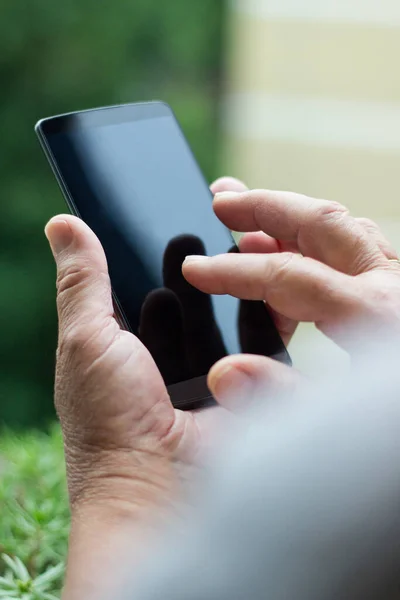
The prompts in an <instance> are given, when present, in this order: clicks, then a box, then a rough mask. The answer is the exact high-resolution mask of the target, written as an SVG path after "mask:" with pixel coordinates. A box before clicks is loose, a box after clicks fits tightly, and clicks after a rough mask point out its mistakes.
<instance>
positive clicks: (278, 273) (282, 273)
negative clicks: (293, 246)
mask: <svg viewBox="0 0 400 600" xmlns="http://www.w3.org/2000/svg"><path fill="white" fill-rule="evenodd" d="M293 261H294V254H293V253H292V252H282V253H281V254H279V260H278V261H277V263H276V264H275V265H274V267H273V269H274V271H273V273H271V264H270V261H268V260H267V261H266V264H265V276H264V281H265V283H266V287H268V288H269V287H270V284H271V279H273V281H274V287H276V286H279V285H281V284H282V282H284V281H285V280H286V278H287V277H288V275H289V274H290V272H291V270H292V266H293Z"/></svg>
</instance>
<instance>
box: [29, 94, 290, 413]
mask: <svg viewBox="0 0 400 600" xmlns="http://www.w3.org/2000/svg"><path fill="white" fill-rule="evenodd" d="M35 130H36V133H37V135H38V137H39V140H40V142H41V145H42V148H43V150H44V152H45V154H46V157H47V159H48V160H49V162H50V165H51V167H52V169H53V172H54V175H55V177H56V179H57V181H58V183H59V185H60V187H61V190H62V192H63V195H64V197H65V200H66V202H67V205H68V207H69V209H70V211H71V212H72V213H73V214H75V215H76V216H78V217H80V218H81V219H83V220H84V221H85V222H86V223H87V224H88V225H89V227H90V228H91V229H92V230H93V231H94V232H95V233H96V235H97V236H98V238H99V240H100V242H101V243H102V245H103V247H104V250H105V254H106V257H107V262H108V267H109V273H110V279H111V284H112V289H113V298H114V306H115V313H116V316H117V318H118V319H119V322H120V324H121V326H122V327H124V328H125V329H127V330H129V331H131V332H132V333H133V334H135V335H137V336H138V337H139V338H140V339H141V340H142V342H143V343H144V344H145V345H146V347H147V348H148V349H149V351H150V352H151V354H152V356H153V358H154V360H155V362H156V363H157V365H158V367H159V369H160V372H161V374H162V376H163V378H164V381H165V384H166V386H167V388H168V391H169V394H170V397H171V400H172V403H173V404H174V406H175V407H177V408H181V409H193V408H201V407H204V406H208V405H210V404H212V403H213V402H214V399H213V398H212V396H211V393H210V391H209V390H208V388H207V373H208V370H209V369H210V367H211V366H212V365H213V364H214V363H215V362H216V361H217V360H218V359H219V358H222V357H223V356H225V355H227V354H233V353H238V352H242V351H243V352H247V353H253V354H262V355H266V356H271V357H274V358H275V359H277V360H279V361H282V362H285V363H287V364H290V357H289V355H288V352H287V350H286V348H285V346H284V344H283V342H282V340H281V338H280V336H279V333H278V331H277V329H276V327H275V325H274V322H273V320H272V318H271V315H270V314H269V312H268V310H267V309H266V307H265V305H264V303H263V302H255V301H239V300H237V299H236V298H233V297H231V296H212V297H211V296H209V295H207V294H204V293H202V292H200V291H199V290H196V289H195V288H193V287H192V286H191V285H189V284H188V283H187V282H186V280H185V279H184V278H183V275H182V270H181V268H182V262H183V260H184V258H185V256H187V255H188V254H207V255H214V254H220V253H224V252H229V251H238V249H237V247H236V246H235V244H234V240H233V237H232V234H231V232H230V231H229V230H227V229H226V227H225V226H224V225H223V224H222V223H221V222H220V221H219V220H218V219H217V217H216V216H215V214H214V212H213V209H212V195H211V192H210V190H209V187H208V185H207V182H206V180H205V178H204V176H203V175H202V172H201V170H200V168H199V166H198V164H197V162H196V160H195V158H194V155H193V153H192V151H191V149H190V147H189V144H188V142H187V141H186V139H185V137H184V134H183V132H182V130H181V128H180V126H179V124H178V121H177V119H176V118H175V116H174V114H173V111H172V110H171V108H170V107H169V106H168V105H167V104H165V103H163V102H149V103H143V104H126V105H121V106H111V107H105V108H98V109H94V110H85V111H81V112H74V113H69V114H65V115H59V116H55V117H49V118H46V119H42V120H41V121H39V122H38V123H37V125H36V127H35Z"/></svg>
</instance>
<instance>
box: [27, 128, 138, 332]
mask: <svg viewBox="0 0 400 600" xmlns="http://www.w3.org/2000/svg"><path fill="white" fill-rule="evenodd" d="M51 119H52V117H48V118H45V119H40V120H39V121H38V122H37V123H36V125H35V127H34V129H35V133H36V135H37V138H38V140H39V143H40V146H41V148H42V150H43V153H44V155H45V157H46V159H47V162H48V163H49V165H50V168H51V170H52V171H53V175H54V177H55V179H56V181H57V184H58V187H59V189H60V191H61V194H62V196H63V198H64V201H65V203H66V205H67V208H68V210H69V211H70V213H71V214H73V215H74V216H75V217H78V218H79V219H81V215H80V214H79V211H78V209H77V207H76V205H75V202H74V201H73V199H72V196H71V194H70V193H69V190H68V187H67V185H66V183H65V181H64V178H63V176H62V174H61V172H60V171H59V169H58V166H57V162H56V160H55V158H54V156H53V153H52V151H51V149H50V147H49V145H48V143H47V140H46V136H45V135H44V133H43V129H42V124H43V123H44V122H46V121H49V120H51ZM112 297H113V303H114V310H115V315H116V317H117V320H118V321H119V324H120V326H121V327H122V328H123V329H125V330H126V331H130V332H131V331H132V329H131V327H130V326H129V323H128V320H127V319H126V317H125V313H124V311H123V310H122V307H121V304H120V302H119V300H118V297H117V295H116V294H115V292H114V290H113V289H112Z"/></svg>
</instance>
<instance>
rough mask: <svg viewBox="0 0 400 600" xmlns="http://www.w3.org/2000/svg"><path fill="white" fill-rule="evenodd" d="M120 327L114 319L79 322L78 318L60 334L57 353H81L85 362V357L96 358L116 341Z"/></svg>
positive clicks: (81, 358) (72, 354) (80, 357)
mask: <svg viewBox="0 0 400 600" xmlns="http://www.w3.org/2000/svg"><path fill="white" fill-rule="evenodd" d="M118 333H119V327H118V326H117V324H116V322H115V321H114V319H112V318H109V319H108V320H106V321H104V322H103V321H99V320H98V319H95V320H93V321H91V322H79V320H78V319H77V320H76V321H75V322H72V323H71V324H70V325H69V326H67V327H65V328H64V329H63V331H62V333H61V335H60V338H59V344H58V350H57V354H58V356H59V355H62V354H68V355H70V356H74V355H79V360H80V361H82V360H83V362H86V361H85V358H86V359H87V360H89V362H90V361H91V360H94V359H96V358H97V357H98V356H100V355H101V354H103V353H104V352H105V351H106V350H107V349H108V348H109V347H110V346H111V345H112V344H113V342H114V341H115V339H116V338H117V336H118Z"/></svg>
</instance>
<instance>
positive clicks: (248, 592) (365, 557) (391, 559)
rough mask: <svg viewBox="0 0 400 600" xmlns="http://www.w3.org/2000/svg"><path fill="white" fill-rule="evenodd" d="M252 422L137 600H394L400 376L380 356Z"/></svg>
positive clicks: (231, 443) (398, 550)
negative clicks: (342, 378) (349, 376)
mask: <svg viewBox="0 0 400 600" xmlns="http://www.w3.org/2000/svg"><path fill="white" fill-rule="evenodd" d="M245 423H246V425H244V426H243V431H242V434H241V435H240V439H238V437H237V436H236V439H231V440H227V441H225V442H224V447H223V448H221V449H220V452H219V454H217V455H216V457H215V462H214V465H213V468H212V473H211V476H210V481H209V482H208V484H207V485H206V486H205V489H204V490H202V493H201V495H200V496H199V497H198V501H197V503H196V506H195V507H194V509H193V511H192V514H191V518H190V519H188V524H187V527H186V528H185V529H184V531H183V532H181V533H179V534H178V533H177V532H175V533H173V532H170V534H169V536H167V537H166V539H165V546H164V550H160V551H159V552H158V553H157V554H156V555H155V556H154V558H153V560H152V561H151V564H149V565H147V568H146V569H145V570H144V571H143V577H142V579H141V582H140V585H139V587H138V588H137V591H136V592H135V596H134V597H135V600H160V599H162V600H244V599H246V600H247V599H249V600H250V599H251V600H261V599H268V600H292V599H293V600H294V599H296V600H333V599H335V600H336V599H340V600H346V599H349V600H358V599H359V600H369V599H374V600H375V599H377V598H379V599H380V600H390V599H391V595H390V592H391V586H392V585H393V583H395V582H396V578H397V573H398V572H400V571H399V567H400V547H399V542H398V540H399V539H400V377H399V374H398V369H396V368H394V365H391V364H389V363H387V361H386V364H382V365H377V364H376V360H375V357H373V364H372V363H371V362H367V363H365V362H364V363H363V364H362V365H361V366H360V367H359V369H358V370H356V371H355V372H354V373H353V376H352V378H348V379H346V380H343V381H340V382H337V381H336V382H335V381H333V380H332V381H325V383H324V385H322V386H321V387H319V388H318V389H315V388H314V389H312V390H311V389H303V390H301V391H300V392H299V393H298V394H297V395H296V397H294V398H291V399H287V398H282V399H278V398H277V399H275V401H274V402H273V404H272V405H269V406H265V403H264V405H263V403H262V402H261V406H260V407H258V409H257V410H256V411H253V412H252V413H251V414H248V415H247V417H246V418H245ZM129 598H132V596H129Z"/></svg>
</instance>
